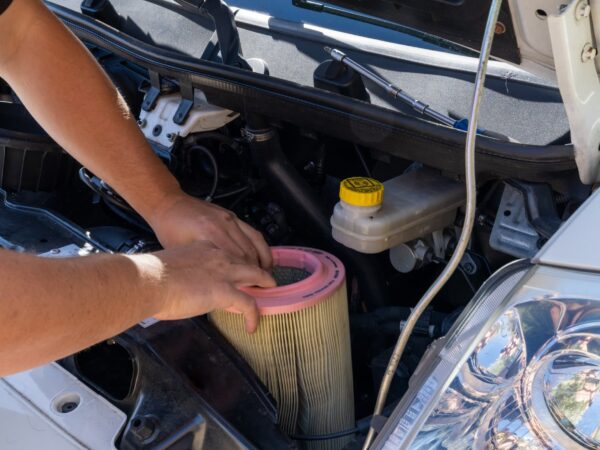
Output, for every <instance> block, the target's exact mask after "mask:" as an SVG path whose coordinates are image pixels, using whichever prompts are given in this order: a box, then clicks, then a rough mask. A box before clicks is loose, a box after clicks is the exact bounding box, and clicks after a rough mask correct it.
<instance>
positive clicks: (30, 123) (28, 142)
mask: <svg viewBox="0 0 600 450" xmlns="http://www.w3.org/2000/svg"><path fill="white" fill-rule="evenodd" d="M76 175H77V163H76V162H75V160H74V159H73V158H72V157H71V156H69V155H68V154H67V153H66V152H65V151H64V150H62V149H61V148H60V147H59V146H58V145H57V144H56V143H55V142H54V141H52V139H50V137H48V135H47V134H46V133H45V132H44V130H42V128H40V126H39V125H38V124H37V123H36V122H35V120H34V119H33V117H31V115H30V114H29V113H28V112H27V110H26V109H25V107H23V105H20V104H18V103H9V102H1V101H0V188H2V189H4V190H6V191H8V192H20V191H35V192H38V191H46V192H50V191H55V190H59V189H61V188H65V187H67V186H69V185H70V183H71V181H72V180H74V179H75V177H76Z"/></svg>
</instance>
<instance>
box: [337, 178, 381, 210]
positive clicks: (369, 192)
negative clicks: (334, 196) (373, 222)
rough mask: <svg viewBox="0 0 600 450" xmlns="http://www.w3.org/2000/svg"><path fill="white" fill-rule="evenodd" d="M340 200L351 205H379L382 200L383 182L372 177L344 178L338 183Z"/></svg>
mask: <svg viewBox="0 0 600 450" xmlns="http://www.w3.org/2000/svg"><path fill="white" fill-rule="evenodd" d="M340 200H343V201H344V202H346V203H348V204H349V205H352V206H379V205H381V203H382V202H383V184H381V183H380V182H379V181H377V180H374V179H373V178H367V177H352V178H346V179H345V180H343V181H342V183H341V184H340Z"/></svg>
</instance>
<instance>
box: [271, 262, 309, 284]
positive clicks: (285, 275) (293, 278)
mask: <svg viewBox="0 0 600 450" xmlns="http://www.w3.org/2000/svg"><path fill="white" fill-rule="evenodd" d="M308 277H310V272H309V271H308V270H305V269H301V268H299V267H289V266H275V267H273V278H275V282H276V283H277V286H287V285H288V284H294V283H297V282H298V281H302V280H305V279H307V278H308Z"/></svg>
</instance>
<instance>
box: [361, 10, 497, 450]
mask: <svg viewBox="0 0 600 450" xmlns="http://www.w3.org/2000/svg"><path fill="white" fill-rule="evenodd" d="M501 4H502V0H493V1H492V4H491V6H490V12H489V14H488V20H487V24H486V27H485V33H484V35H483V43H482V46H481V53H480V55H479V64H478V66H477V75H476V77H475V89H474V93H473V103H472V106H471V116H470V117H469V128H468V130H467V142H466V145H465V185H466V188H467V200H466V212H465V220H464V224H463V228H462V231H461V233H460V238H459V239H458V243H457V245H456V249H455V250H454V254H453V255H452V258H450V261H449V262H448V264H447V265H446V267H445V268H444V270H443V271H442V273H441V274H440V275H439V276H438V277H437V279H436V280H435V282H434V283H433V284H432V285H431V286H430V287H429V289H428V290H427V292H425V294H424V295H423V297H422V298H421V300H419V303H417V305H416V306H415V307H414V308H413V310H412V312H411V314H410V316H409V317H408V319H407V320H406V324H405V325H404V328H403V329H402V332H401V333H400V336H399V337H398V341H397V342H396V346H395V347H394V351H393V353H392V356H391V357H390V361H389V363H388V366H387V368H386V371H385V374H384V376H383V379H382V381H381V387H380V388H379V394H378V395H377V402H376V403H375V410H374V412H373V417H375V416H379V415H381V412H382V411H383V408H384V406H385V401H386V399H387V395H388V392H389V390H390V386H391V384H392V380H393V379H394V375H395V373H396V369H397V368H398V363H399V362H400V358H401V357H402V353H404V349H405V347H406V343H407V342H408V338H409V337H410V335H411V334H412V331H413V329H414V327H415V325H416V323H417V321H418V320H419V317H421V315H422V314H423V312H425V310H426V309H427V307H428V306H429V304H430V303H431V301H432V300H433V299H434V298H435V296H436V295H437V294H438V292H439V291H440V290H441V289H442V287H444V285H445V284H446V282H447V281H448V280H449V279H450V277H451V276H452V274H453V273H454V271H455V270H456V268H457V267H458V266H459V264H460V262H461V260H462V258H463V255H464V253H465V250H466V249H467V246H468V244H469V240H470V239H471V233H472V231H473V223H474V222H475V207H476V196H477V185H476V182H475V181H476V180H475V141H476V139H477V121H478V119H479V107H480V105H481V99H482V97H483V91H484V82H485V76H486V73H487V65H488V61H489V58H490V52H491V49H492V42H493V40H494V31H495V28H496V22H497V21H498V15H499V13H500V6H501ZM374 438H375V430H374V429H373V427H371V428H369V433H368V434H367V438H366V440H365V443H364V445H363V450H368V449H369V447H370V446H371V443H372V442H373V439H374Z"/></svg>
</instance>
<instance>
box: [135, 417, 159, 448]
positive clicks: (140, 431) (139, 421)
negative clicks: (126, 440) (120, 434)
mask: <svg viewBox="0 0 600 450" xmlns="http://www.w3.org/2000/svg"><path fill="white" fill-rule="evenodd" d="M155 431H156V424H155V423H154V420H152V418H150V417H136V418H135V419H133V420H132V421H131V433H132V434H133V435H134V436H135V437H136V438H137V439H138V440H139V441H142V442H147V441H149V440H150V438H152V437H153V436H154V432H155Z"/></svg>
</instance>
